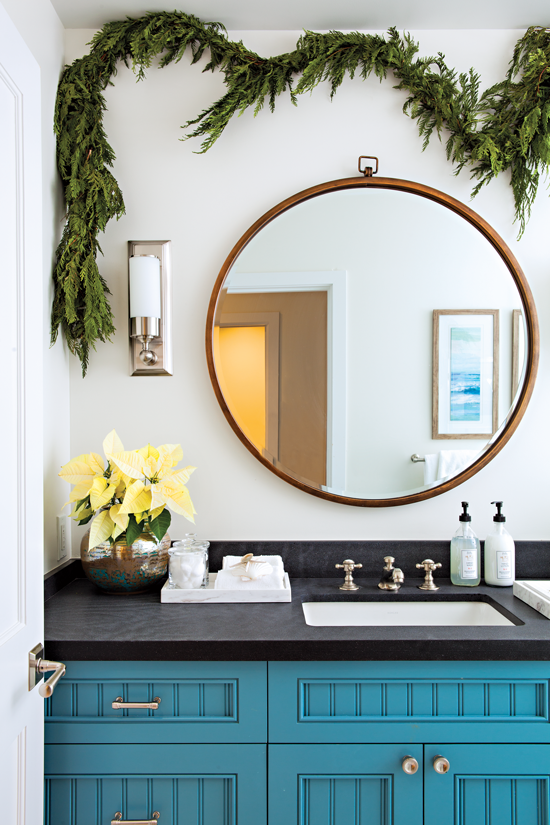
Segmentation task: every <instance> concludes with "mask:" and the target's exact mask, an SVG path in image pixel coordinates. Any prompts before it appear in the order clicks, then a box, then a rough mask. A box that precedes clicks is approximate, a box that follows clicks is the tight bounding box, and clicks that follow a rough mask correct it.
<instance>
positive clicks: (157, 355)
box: [128, 241, 173, 375]
mask: <svg viewBox="0 0 550 825" xmlns="http://www.w3.org/2000/svg"><path fill="white" fill-rule="evenodd" d="M170 247H171V243H170V241H128V304H129V317H130V375H172V374H173V373H172V330H171V319H172V288H171V287H172V284H171V260H170Z"/></svg>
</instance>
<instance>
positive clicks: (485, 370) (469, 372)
mask: <svg viewBox="0 0 550 825" xmlns="http://www.w3.org/2000/svg"><path fill="white" fill-rule="evenodd" d="M498 362H499V310H498V309H434V310H433V359H432V438H433V439H489V438H491V437H492V436H493V435H494V433H495V432H496V430H497V428H498V376H499V372H498Z"/></svg>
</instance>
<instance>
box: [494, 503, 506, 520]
mask: <svg viewBox="0 0 550 825" xmlns="http://www.w3.org/2000/svg"><path fill="white" fill-rule="evenodd" d="M491 504H495V505H496V508H497V512H496V515H494V516H493V521H506V516H503V515H502V512H501V510H502V501H492V502H491Z"/></svg>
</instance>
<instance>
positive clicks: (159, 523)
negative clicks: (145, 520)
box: [149, 508, 172, 541]
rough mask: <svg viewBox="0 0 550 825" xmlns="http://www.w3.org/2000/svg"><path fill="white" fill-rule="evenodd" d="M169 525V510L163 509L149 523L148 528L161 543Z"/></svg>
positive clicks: (170, 519) (170, 520)
mask: <svg viewBox="0 0 550 825" xmlns="http://www.w3.org/2000/svg"><path fill="white" fill-rule="evenodd" d="M171 523H172V514H171V513H170V510H167V509H166V508H164V510H163V511H162V513H160V515H158V516H157V517H156V518H154V519H151V520H150V521H149V527H150V528H151V531H152V532H153V533H154V535H155V536H156V537H157V539H158V540H159V541H162V539H163V538H164V536H165V535H166V532H167V530H168V528H169V527H170V524H171Z"/></svg>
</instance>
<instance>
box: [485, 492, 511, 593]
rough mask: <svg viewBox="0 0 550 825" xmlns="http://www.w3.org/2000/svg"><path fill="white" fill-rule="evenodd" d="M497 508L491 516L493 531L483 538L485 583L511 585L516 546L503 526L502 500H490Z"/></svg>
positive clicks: (495, 585) (501, 585) (494, 585)
mask: <svg viewBox="0 0 550 825" xmlns="http://www.w3.org/2000/svg"><path fill="white" fill-rule="evenodd" d="M491 504H495V505H496V508H497V512H496V515H495V516H493V521H494V523H495V526H494V528H493V532H492V533H489V535H488V536H487V538H486V539H485V565H484V567H485V576H484V578H485V584H491V585H493V587H511V586H512V585H513V583H514V579H515V577H516V547H515V544H514V540H513V538H512V536H511V535H510V533H509V532H508V531H507V530H506V528H505V527H504V523H505V521H506V517H505V516H503V515H502V501H492V502H491Z"/></svg>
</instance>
